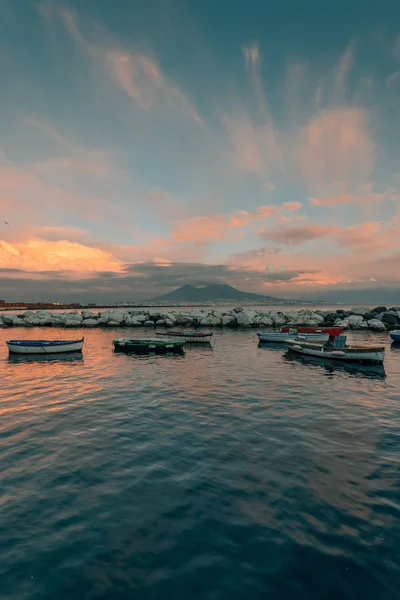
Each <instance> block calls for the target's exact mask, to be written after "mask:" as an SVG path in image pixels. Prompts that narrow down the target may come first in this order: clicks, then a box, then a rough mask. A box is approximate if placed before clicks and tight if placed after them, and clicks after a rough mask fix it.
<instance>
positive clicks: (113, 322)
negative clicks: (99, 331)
mask: <svg viewBox="0 0 400 600" xmlns="http://www.w3.org/2000/svg"><path fill="white" fill-rule="evenodd" d="M106 325H107V327H119V326H120V325H121V323H120V322H119V321H108V322H107V323H106Z"/></svg>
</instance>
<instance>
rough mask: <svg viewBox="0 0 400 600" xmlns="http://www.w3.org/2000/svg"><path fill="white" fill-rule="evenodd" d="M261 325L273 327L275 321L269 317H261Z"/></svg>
mask: <svg viewBox="0 0 400 600" xmlns="http://www.w3.org/2000/svg"><path fill="white" fill-rule="evenodd" d="M259 325H261V327H272V325H273V321H272V319H269V318H268V317H263V318H262V319H261V321H260V322H259Z"/></svg>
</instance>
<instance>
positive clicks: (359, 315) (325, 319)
mask: <svg viewBox="0 0 400 600" xmlns="http://www.w3.org/2000/svg"><path fill="white" fill-rule="evenodd" d="M295 324H297V325H311V326H333V325H337V326H339V327H342V328H343V329H345V330H347V329H356V330H371V331H385V330H391V329H400V306H394V307H392V308H387V307H385V306H378V307H376V308H374V309H372V310H371V309H367V308H352V309H351V310H348V311H344V310H341V309H338V310H336V311H327V310H317V311H312V310H309V309H301V310H296V311H295V310H293V311H288V310H268V308H265V309H259V310H253V309H250V308H232V309H230V310H228V311H219V310H213V309H209V308H204V309H202V310H191V311H185V312H181V311H177V310H170V311H151V312H150V311H148V310H127V311H124V312H123V311H103V312H93V311H89V310H82V311H81V312H78V311H73V312H47V311H37V312H32V311H26V312H24V313H21V314H8V313H0V327H65V328H91V327H145V328H149V329H151V328H155V327H161V328H163V327H167V328H168V327H208V328H213V327H231V328H252V327H255V328H260V329H263V328H269V327H271V328H279V327H281V326H282V325H295Z"/></svg>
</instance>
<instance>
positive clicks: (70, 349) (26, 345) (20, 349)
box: [7, 338, 84, 355]
mask: <svg viewBox="0 0 400 600" xmlns="http://www.w3.org/2000/svg"><path fill="white" fill-rule="evenodd" d="M83 341H84V340H83V338H82V339H80V340H71V341H69V340H56V341H50V340H10V341H8V342H7V347H8V351H9V353H10V354H35V355H45V354H70V353H76V352H82V348H83Z"/></svg>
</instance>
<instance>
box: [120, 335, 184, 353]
mask: <svg viewBox="0 0 400 600" xmlns="http://www.w3.org/2000/svg"><path fill="white" fill-rule="evenodd" d="M113 344H114V351H115V352H132V353H136V354H169V353H174V354H184V346H185V343H184V342H179V341H172V340H167V339H163V340H160V339H153V338H147V339H146V338H120V339H117V340H114V342H113Z"/></svg>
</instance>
